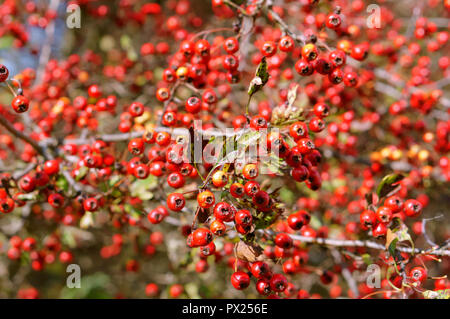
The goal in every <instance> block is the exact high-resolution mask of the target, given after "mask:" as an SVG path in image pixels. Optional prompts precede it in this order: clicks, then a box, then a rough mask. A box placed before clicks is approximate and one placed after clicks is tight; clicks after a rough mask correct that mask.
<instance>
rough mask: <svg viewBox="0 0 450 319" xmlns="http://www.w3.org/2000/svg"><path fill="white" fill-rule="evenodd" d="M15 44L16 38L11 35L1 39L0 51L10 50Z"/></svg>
mask: <svg viewBox="0 0 450 319" xmlns="http://www.w3.org/2000/svg"><path fill="white" fill-rule="evenodd" d="M13 43H14V37H13V36H10V35H5V36H2V37H0V49H8V48H10V47H12V45H13Z"/></svg>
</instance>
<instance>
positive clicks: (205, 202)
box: [197, 190, 215, 208]
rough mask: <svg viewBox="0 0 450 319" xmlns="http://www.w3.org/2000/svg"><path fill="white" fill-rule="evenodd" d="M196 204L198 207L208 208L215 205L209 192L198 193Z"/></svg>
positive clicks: (213, 198) (212, 195)
mask: <svg viewBox="0 0 450 319" xmlns="http://www.w3.org/2000/svg"><path fill="white" fill-rule="evenodd" d="M197 202H198V205H199V206H200V207H202V208H209V207H211V206H213V205H214V203H215V197H214V194H213V193H212V192H211V191H209V190H205V191H203V192H200V193H199V194H198V195H197Z"/></svg>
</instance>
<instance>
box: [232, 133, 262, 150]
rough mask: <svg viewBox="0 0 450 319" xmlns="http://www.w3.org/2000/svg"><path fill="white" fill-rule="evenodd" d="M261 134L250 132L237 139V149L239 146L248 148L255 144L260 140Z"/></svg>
mask: <svg viewBox="0 0 450 319" xmlns="http://www.w3.org/2000/svg"><path fill="white" fill-rule="evenodd" d="M260 137H261V133H260V132H259V131H250V132H248V133H246V134H244V135H242V136H241V137H239V138H238V139H237V145H238V149H239V147H241V146H249V145H251V144H256V142H257V141H258V140H259V139H260Z"/></svg>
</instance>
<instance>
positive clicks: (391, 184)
mask: <svg viewBox="0 0 450 319" xmlns="http://www.w3.org/2000/svg"><path fill="white" fill-rule="evenodd" d="M403 178H404V176H403V175H402V174H390V175H386V176H385V177H384V178H383V179H382V180H381V182H380V184H379V185H378V187H377V195H378V197H379V198H383V197H385V196H386V195H387V194H389V193H390V192H392V191H393V190H394V189H395V188H396V187H397V185H395V184H397V183H398V182H400V181H401V180H402V179H403Z"/></svg>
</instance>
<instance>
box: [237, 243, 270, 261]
mask: <svg viewBox="0 0 450 319" xmlns="http://www.w3.org/2000/svg"><path fill="white" fill-rule="evenodd" d="M236 257H237V258H239V259H240V260H243V261H247V262H255V261H262V260H265V259H266V256H265V255H264V254H263V249H262V248H261V246H259V245H258V244H255V243H249V242H247V243H246V242H244V241H242V240H241V241H240V242H238V243H237V244H236Z"/></svg>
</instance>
